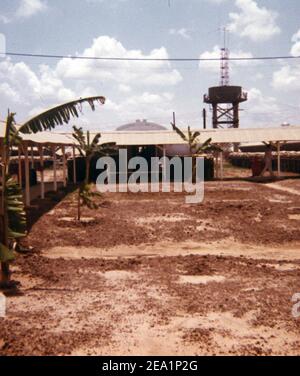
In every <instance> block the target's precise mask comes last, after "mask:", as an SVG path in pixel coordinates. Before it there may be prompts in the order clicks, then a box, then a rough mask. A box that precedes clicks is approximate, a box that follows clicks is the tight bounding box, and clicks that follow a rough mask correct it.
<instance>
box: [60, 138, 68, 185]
mask: <svg viewBox="0 0 300 376" xmlns="http://www.w3.org/2000/svg"><path fill="white" fill-rule="evenodd" d="M61 151H62V158H63V183H64V187H65V188H66V186H67V163H66V147H65V145H62V147H61Z"/></svg>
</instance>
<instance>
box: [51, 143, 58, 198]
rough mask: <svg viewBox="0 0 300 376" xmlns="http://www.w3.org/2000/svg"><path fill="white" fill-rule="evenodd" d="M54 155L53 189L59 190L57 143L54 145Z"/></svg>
mask: <svg viewBox="0 0 300 376" xmlns="http://www.w3.org/2000/svg"><path fill="white" fill-rule="evenodd" d="M52 157H53V190H54V192H57V173H56V172H57V171H56V168H57V166H56V145H52Z"/></svg>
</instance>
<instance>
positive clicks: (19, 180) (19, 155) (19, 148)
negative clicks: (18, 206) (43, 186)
mask: <svg viewBox="0 0 300 376" xmlns="http://www.w3.org/2000/svg"><path fill="white" fill-rule="evenodd" d="M18 182H19V186H20V187H21V188H22V153H21V146H18Z"/></svg>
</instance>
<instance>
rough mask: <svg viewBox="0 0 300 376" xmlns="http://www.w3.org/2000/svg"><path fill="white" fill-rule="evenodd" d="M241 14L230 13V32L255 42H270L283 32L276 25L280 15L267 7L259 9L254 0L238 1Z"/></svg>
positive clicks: (236, 2)
mask: <svg viewBox="0 0 300 376" xmlns="http://www.w3.org/2000/svg"><path fill="white" fill-rule="evenodd" d="M235 4H236V6H237V7H238V8H239V9H240V12H239V13H230V14H229V17H230V19H231V22H230V24H229V26H228V27H229V30H230V31H232V32H234V33H236V34H238V35H240V36H241V37H247V38H249V39H251V40H252V41H254V42H257V41H259V42H263V41H266V40H269V39H270V38H272V37H273V36H274V35H277V34H279V33H280V32H281V30H280V28H279V26H278V25H277V24H276V19H277V17H278V14H277V13H276V12H274V11H272V10H269V9H267V8H265V7H261V8H260V7H259V6H258V4H257V2H256V1H254V0H236V1H235Z"/></svg>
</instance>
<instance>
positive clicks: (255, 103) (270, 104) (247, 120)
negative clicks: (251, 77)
mask: <svg viewBox="0 0 300 376" xmlns="http://www.w3.org/2000/svg"><path fill="white" fill-rule="evenodd" d="M242 108H243V110H244V111H243V112H241V121H242V123H243V124H245V126H247V127H264V126H274V125H275V124H277V125H279V124H281V123H282V122H283V121H285V120H286V118H285V117H284V116H285V114H284V113H283V111H282V108H281V107H280V105H279V104H278V102H277V99H276V98H275V97H273V96H268V95H265V94H264V93H262V92H261V90H259V89H258V88H251V89H249V90H248V101H247V102H245V103H243V105H242Z"/></svg>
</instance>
